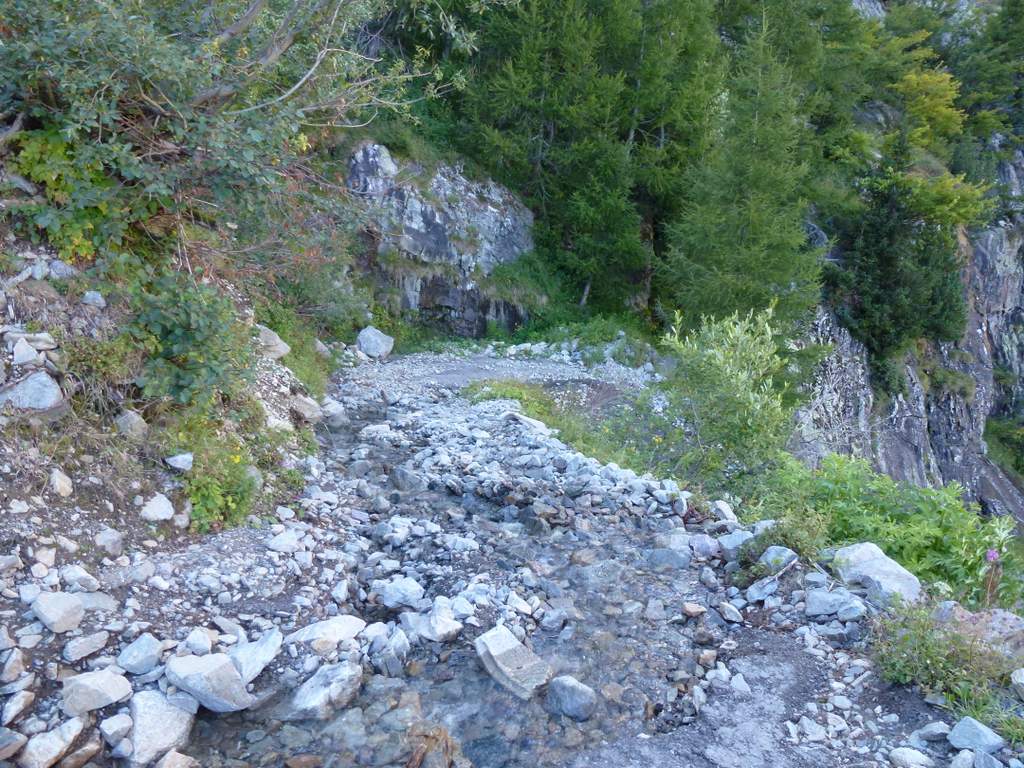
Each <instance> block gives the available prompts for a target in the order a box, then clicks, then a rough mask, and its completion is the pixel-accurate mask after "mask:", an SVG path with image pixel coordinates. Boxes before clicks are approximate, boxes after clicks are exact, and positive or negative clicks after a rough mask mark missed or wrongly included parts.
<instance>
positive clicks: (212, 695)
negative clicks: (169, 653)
mask: <svg viewBox="0 0 1024 768" xmlns="http://www.w3.org/2000/svg"><path fill="white" fill-rule="evenodd" d="M165 671H166V675H167V680H168V682H170V683H171V684H172V685H175V686H177V687H178V688H180V689H181V690H183V691H186V692H188V693H190V694H192V695H193V696H195V697H196V699H197V700H198V701H199V703H200V704H202V705H203V706H204V707H206V708H207V709H209V710H210V711H211V712H238V711H239V710H243V709H246V708H247V707H250V706H252V704H253V698H252V696H251V695H250V694H249V693H248V692H247V691H246V690H245V683H244V682H243V681H242V677H241V675H240V674H239V672H238V670H237V669H236V668H235V665H234V664H232V663H231V659H230V658H229V657H228V656H227V654H224V653H212V654H209V655H208V656H175V657H172V658H171V659H170V660H168V662H167V667H166V670H165Z"/></svg>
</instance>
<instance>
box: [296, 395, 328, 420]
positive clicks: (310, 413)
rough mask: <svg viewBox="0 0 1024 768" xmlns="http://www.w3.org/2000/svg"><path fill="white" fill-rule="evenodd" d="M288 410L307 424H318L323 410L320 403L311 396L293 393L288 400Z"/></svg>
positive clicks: (322, 415)
mask: <svg viewBox="0 0 1024 768" xmlns="http://www.w3.org/2000/svg"><path fill="white" fill-rule="evenodd" d="M288 412H289V413H291V414H292V416H294V417H295V418H296V419H298V420H299V421H304V422H306V423H307V424H319V423H320V422H321V421H323V418H324V412H323V411H322V410H321V409H320V404H319V403H318V402H317V401H316V400H314V399H313V398H311V397H306V396H305V395H294V396H292V398H291V399H289V400H288Z"/></svg>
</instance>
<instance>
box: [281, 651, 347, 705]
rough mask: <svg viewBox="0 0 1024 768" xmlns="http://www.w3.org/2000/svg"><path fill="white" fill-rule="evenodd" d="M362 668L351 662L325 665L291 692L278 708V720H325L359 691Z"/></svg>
mask: <svg viewBox="0 0 1024 768" xmlns="http://www.w3.org/2000/svg"><path fill="white" fill-rule="evenodd" d="M362 682H363V668H362V666H361V665H359V664H356V663H354V662H351V661H343V662H341V663H340V664H325V665H324V666H322V667H320V669H318V670H317V671H316V674H315V675H313V676H312V677H311V678H309V680H307V681H306V682H304V683H303V684H302V685H301V686H299V689H298V690H297V691H295V694H294V695H293V696H292V698H291V700H290V701H289V702H288V703H287V704H286V705H285V706H284V707H283V708H282V709H281V710H280V711H279V716H280V717H281V719H282V720H310V719H315V720H326V719H327V718H328V717H330V716H331V714H332V713H333V712H334V711H335V710H337V709H340V708H341V707H344V706H347V705H348V703H349V702H350V701H352V699H354V698H355V695H356V694H357V693H358V692H359V686H360V685H362Z"/></svg>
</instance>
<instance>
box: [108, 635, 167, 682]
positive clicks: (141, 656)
mask: <svg viewBox="0 0 1024 768" xmlns="http://www.w3.org/2000/svg"><path fill="white" fill-rule="evenodd" d="M162 650H163V643H161V642H160V641H159V640H157V639H156V638H155V637H153V635H151V634H150V633H149V632H146V633H144V634H141V635H139V636H138V637H137V638H135V639H134V640H133V641H132V642H131V643H129V644H128V645H126V646H125V647H124V648H123V649H122V650H121V653H120V654H119V655H118V657H117V665H118V666H119V667H121V669H123V670H125V671H126V672H131V673H132V674H133V675H144V674H146V673H147V672H151V671H152V670H153V668H154V667H156V665H157V664H159V663H160V652H161V651H162Z"/></svg>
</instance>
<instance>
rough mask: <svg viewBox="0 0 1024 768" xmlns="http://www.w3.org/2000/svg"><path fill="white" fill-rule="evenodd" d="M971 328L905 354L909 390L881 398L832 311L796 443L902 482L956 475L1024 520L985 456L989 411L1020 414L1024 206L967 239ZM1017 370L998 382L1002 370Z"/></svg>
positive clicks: (820, 337)
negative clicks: (860, 459)
mask: <svg viewBox="0 0 1024 768" xmlns="http://www.w3.org/2000/svg"><path fill="white" fill-rule="evenodd" d="M1000 181H1001V182H1002V183H1003V184H1005V185H1006V187H1007V189H1008V190H1009V192H1010V193H1011V194H1012V195H1018V196H1019V195H1021V193H1022V192H1024V153H1022V152H1019V151H1018V152H1017V154H1016V156H1015V158H1014V159H1013V161H1012V162H1007V163H1004V164H1003V165H1002V167H1001V168H1000ZM961 249H962V252H963V254H964V257H965V266H964V271H963V281H964V290H965V295H966V298H967V306H968V321H967V330H966V332H965V333H964V336H963V338H962V339H960V341H958V342H956V343H950V344H939V345H933V346H931V347H929V348H927V349H923V350H919V352H918V354H916V355H911V356H908V358H907V360H906V361H905V365H904V370H905V373H906V381H907V392H906V393H905V394H903V395H900V396H897V397H895V398H892V399H891V400H889V401H887V402H879V401H878V398H877V397H876V395H875V394H874V393H873V391H872V389H871V385H870V381H869V376H868V365H867V354H866V351H865V349H864V348H863V346H862V345H860V344H859V343H858V342H857V341H856V340H854V339H853V338H851V336H850V334H849V333H848V332H847V331H846V329H845V328H842V327H841V326H840V325H839V324H838V323H837V322H836V320H835V318H834V317H832V316H831V315H830V314H828V313H827V312H826V311H824V310H822V311H821V312H820V313H819V315H818V318H817V321H816V323H815V326H814V334H813V335H814V337H815V340H816V341H818V342H821V343H825V344H830V345H831V346H832V353H831V354H830V356H829V357H828V359H826V360H825V361H824V363H823V364H822V365H821V367H820V369H819V371H818V372H817V375H816V378H815V381H814V385H813V387H812V395H811V399H810V402H809V403H808V405H807V407H805V408H804V409H803V410H802V411H801V412H800V414H799V417H798V426H797V430H796V434H795V436H794V440H793V448H794V450H795V451H796V452H797V454H798V455H800V456H801V457H803V458H805V459H806V460H808V461H810V462H811V463H814V462H816V461H817V460H818V459H820V458H821V456H823V455H824V454H825V453H827V452H828V451H830V450H834V451H839V452H843V453H854V454H857V455H861V456H864V457H866V458H869V459H870V460H871V461H872V463H873V464H874V465H875V467H876V468H877V469H878V470H879V471H882V472H886V473H887V474H889V475H891V476H892V477H894V478H896V479H898V480H905V481H907V482H912V483H916V484H918V485H940V484H943V483H949V482H954V481H955V482H958V483H960V484H961V485H963V486H964V488H965V489H966V491H967V495H968V496H969V497H970V498H972V499H976V500H978V501H979V502H980V503H981V505H982V508H983V509H984V510H985V511H988V512H992V513H998V514H1004V513H1012V514H1015V515H1016V516H1017V517H1018V518H1020V519H1022V520H1024V494H1022V492H1021V490H1020V489H1018V488H1017V487H1016V486H1014V484H1013V483H1012V482H1011V481H1010V479H1009V478H1008V477H1007V476H1006V475H1005V474H1004V473H1003V472H1002V471H1001V470H1000V469H999V468H998V467H996V466H995V465H994V464H993V463H992V462H991V461H990V460H989V459H988V458H987V456H986V453H987V449H986V446H985V441H984V438H983V435H984V430H985V420H986V418H987V417H988V416H989V415H992V414H999V413H1009V412H1013V411H1014V409H1015V408H1016V407H1019V403H1020V402H1021V396H1022V395H1024V386H1022V384H1021V378H1020V377H1021V375H1022V374H1024V264H1022V260H1024V211H1020V210H1018V211H1016V212H1015V213H1013V214H1012V215H1010V216H1009V217H1008V218H1006V219H1004V220H1002V221H999V222H997V223H996V224H994V225H993V226H991V227H989V228H987V229H983V230H980V231H977V232H971V233H970V234H969V236H967V237H966V238H965V239H964V240H963V241H962V243H961ZM997 370H999V371H1006V372H1009V373H1012V374H1013V377H1012V379H1013V381H1014V383H1013V384H1012V385H1009V386H998V385H997V384H996V382H995V373H996V371H997Z"/></svg>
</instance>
